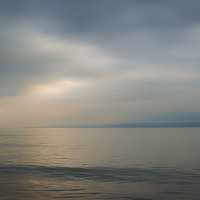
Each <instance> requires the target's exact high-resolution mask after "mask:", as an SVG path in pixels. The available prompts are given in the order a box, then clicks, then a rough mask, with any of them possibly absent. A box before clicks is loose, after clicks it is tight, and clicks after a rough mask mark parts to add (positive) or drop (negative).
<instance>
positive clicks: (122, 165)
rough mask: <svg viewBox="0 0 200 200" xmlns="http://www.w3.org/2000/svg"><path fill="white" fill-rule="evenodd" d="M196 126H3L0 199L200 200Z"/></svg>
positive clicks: (199, 131)
mask: <svg viewBox="0 0 200 200" xmlns="http://www.w3.org/2000/svg"><path fill="white" fill-rule="evenodd" d="M199 141H200V128H130V129H129V128H118V129H112V128H110V129H109V128H108V129H106V128H105V129H104V128H99V129H95V128H92V129H65V128H63V129H56V128H52V129H15V130H14V129H13V130H3V129H2V130H1V131H0V199H2V200H15V199H16V200H19V199H20V200H28V199H30V200H32V199H38V200H40V199H41V200H42V199H44V200H47V199H50V200H51V199H52V200H53V199H133V200H134V199H135V200H138V199H140V200H142V199H143V200H150V199H152V200H153V199H162V200H165V199H170V200H171V199H172V200H173V199H174V200H176V199H187V200H188V199H191V200H197V199H198V200H199V199H200V192H199V188H200V159H199V152H200V145H199Z"/></svg>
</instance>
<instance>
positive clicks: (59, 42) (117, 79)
mask: <svg viewBox="0 0 200 200" xmlns="http://www.w3.org/2000/svg"><path fill="white" fill-rule="evenodd" d="M199 10H200V1H199V0H15V1H11V0H0V127H24V126H46V125H52V124H110V123H112V124H113V123H138V122H142V123H143V122H158V123H159V122H190V121H195V122H199V121H200V89H199V86H200V76H199V74H200V66H199V65H200V12H199Z"/></svg>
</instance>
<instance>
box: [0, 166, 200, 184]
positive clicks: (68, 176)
mask: <svg viewBox="0 0 200 200" xmlns="http://www.w3.org/2000/svg"><path fill="white" fill-rule="evenodd" d="M0 175H1V176H4V175H29V176H40V177H41V178H42V177H43V178H56V179H64V180H72V179H87V180H93V181H103V182H106V181H108V182H112V181H115V182H116V181H118V182H152V183H159V184H166V183H167V184H169V183H170V182H171V183H177V184H199V183H200V169H196V170H190V171H184V170H178V169H173V168H168V167H165V168H163V167H157V168H155V167H154V168H136V167H134V168H113V167H91V168H83V167H57V166H55V167H54V166H52V167H49V166H40V165H5V166H0Z"/></svg>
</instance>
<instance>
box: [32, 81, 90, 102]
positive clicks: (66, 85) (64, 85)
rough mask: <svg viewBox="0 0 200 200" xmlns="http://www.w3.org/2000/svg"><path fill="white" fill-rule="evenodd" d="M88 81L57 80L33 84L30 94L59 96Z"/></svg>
mask: <svg viewBox="0 0 200 200" xmlns="http://www.w3.org/2000/svg"><path fill="white" fill-rule="evenodd" d="M87 85H88V83H86V82H81V81H71V80H70V81H69V80H59V81H55V82H51V83H48V84H40V85H34V86H32V87H31V89H30V90H29V91H30V94H31V95H33V96H38V97H49V98H53V97H61V96H63V95H66V94H68V93H69V92H70V91H71V90H72V89H74V88H79V87H84V86H87Z"/></svg>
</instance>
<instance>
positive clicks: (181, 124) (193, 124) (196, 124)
mask: <svg viewBox="0 0 200 200" xmlns="http://www.w3.org/2000/svg"><path fill="white" fill-rule="evenodd" d="M167 127H174V128H176V127H177V128H178V127H200V122H174V123H122V124H82V125H65V124H58V125H50V126H42V127H29V128H167Z"/></svg>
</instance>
